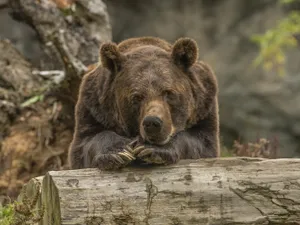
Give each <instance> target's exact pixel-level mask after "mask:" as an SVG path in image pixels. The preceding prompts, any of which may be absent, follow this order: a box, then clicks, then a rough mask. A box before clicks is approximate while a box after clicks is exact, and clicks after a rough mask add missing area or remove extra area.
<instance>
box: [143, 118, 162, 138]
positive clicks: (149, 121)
mask: <svg viewBox="0 0 300 225" xmlns="http://www.w3.org/2000/svg"><path fill="white" fill-rule="evenodd" d="M162 124H163V121H162V120H161V119H160V118H159V117H157V116H147V117H145V118H144V121H143V126H144V130H145V132H146V133H148V134H149V133H157V132H159V131H160V130H161V128H162Z"/></svg>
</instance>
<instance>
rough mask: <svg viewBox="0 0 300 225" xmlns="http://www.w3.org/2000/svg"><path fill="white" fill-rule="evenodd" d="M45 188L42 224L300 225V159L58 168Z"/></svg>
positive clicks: (27, 189)
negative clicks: (101, 168)
mask: <svg viewBox="0 0 300 225" xmlns="http://www.w3.org/2000/svg"><path fill="white" fill-rule="evenodd" d="M40 180H41V179H40ZM37 183H39V182H37V180H35V181H34V182H33V181H31V185H28V186H27V187H24V190H25V191H24V193H25V192H26V193H28V195H29V196H30V195H32V189H33V188H36V184H37ZM40 191H41V197H40V199H39V205H44V206H45V212H44V215H43V216H44V218H43V220H42V222H41V224H52V225H58V224H101V225H106V224H139V225H140V224H141V225H142V224H145V225H150V224H155V225H159V224H163V225H166V224H170V225H171V224H172V225H175V224H177V225H179V224H197V225H199V224H210V225H213V224H214V225H220V224H228V225H229V224H231V225H232V224H239V225H243V224H253V225H255V224H278V225H279V224H280V225H285V224H289V225H292V224H300V159H274V160H273V159H272V160H267V159H258V158H256V159H254V158H219V159H204V160H194V161H192V160H184V161H182V162H180V163H179V164H177V165H172V166H166V167H155V168H151V167H146V168H125V169H123V170H122V171H118V172H117V171H115V172H110V171H98V170H97V169H83V170H69V171H51V172H49V173H47V174H46V175H45V177H44V178H43V181H42V184H41V189H40ZM30 193H31V194H30ZM37 207H39V206H37Z"/></svg>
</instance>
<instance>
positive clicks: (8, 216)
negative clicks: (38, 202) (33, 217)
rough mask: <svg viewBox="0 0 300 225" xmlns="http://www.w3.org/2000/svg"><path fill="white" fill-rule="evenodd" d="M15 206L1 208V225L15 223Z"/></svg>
mask: <svg viewBox="0 0 300 225" xmlns="http://www.w3.org/2000/svg"><path fill="white" fill-rule="evenodd" d="M13 215H14V212H13V205H12V204H9V205H7V206H5V207H1V206H0V224H1V225H10V224H12V223H13Z"/></svg>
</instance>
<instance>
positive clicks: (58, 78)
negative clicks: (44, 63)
mask: <svg viewBox="0 0 300 225" xmlns="http://www.w3.org/2000/svg"><path fill="white" fill-rule="evenodd" d="M32 74H34V75H39V76H41V77H44V78H47V79H51V80H52V81H53V82H54V83H55V84H60V83H61V82H62V81H63V80H64V79H65V72H64V71H62V70H50V71H39V70H33V71H32Z"/></svg>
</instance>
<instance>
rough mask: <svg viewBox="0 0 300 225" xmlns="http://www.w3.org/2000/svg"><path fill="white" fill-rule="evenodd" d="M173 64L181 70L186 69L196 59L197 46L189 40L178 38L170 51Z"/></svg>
mask: <svg viewBox="0 0 300 225" xmlns="http://www.w3.org/2000/svg"><path fill="white" fill-rule="evenodd" d="M171 57H172V60H173V62H174V63H175V64H176V65H177V66H179V67H180V68H182V69H188V68H189V67H191V66H192V65H193V64H194V63H195V62H196V61H197V59H198V46H197V43H196V41H194V40H193V39H190V38H180V39H178V40H177V41H176V42H175V43H174V45H173V50H172V55H171Z"/></svg>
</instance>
